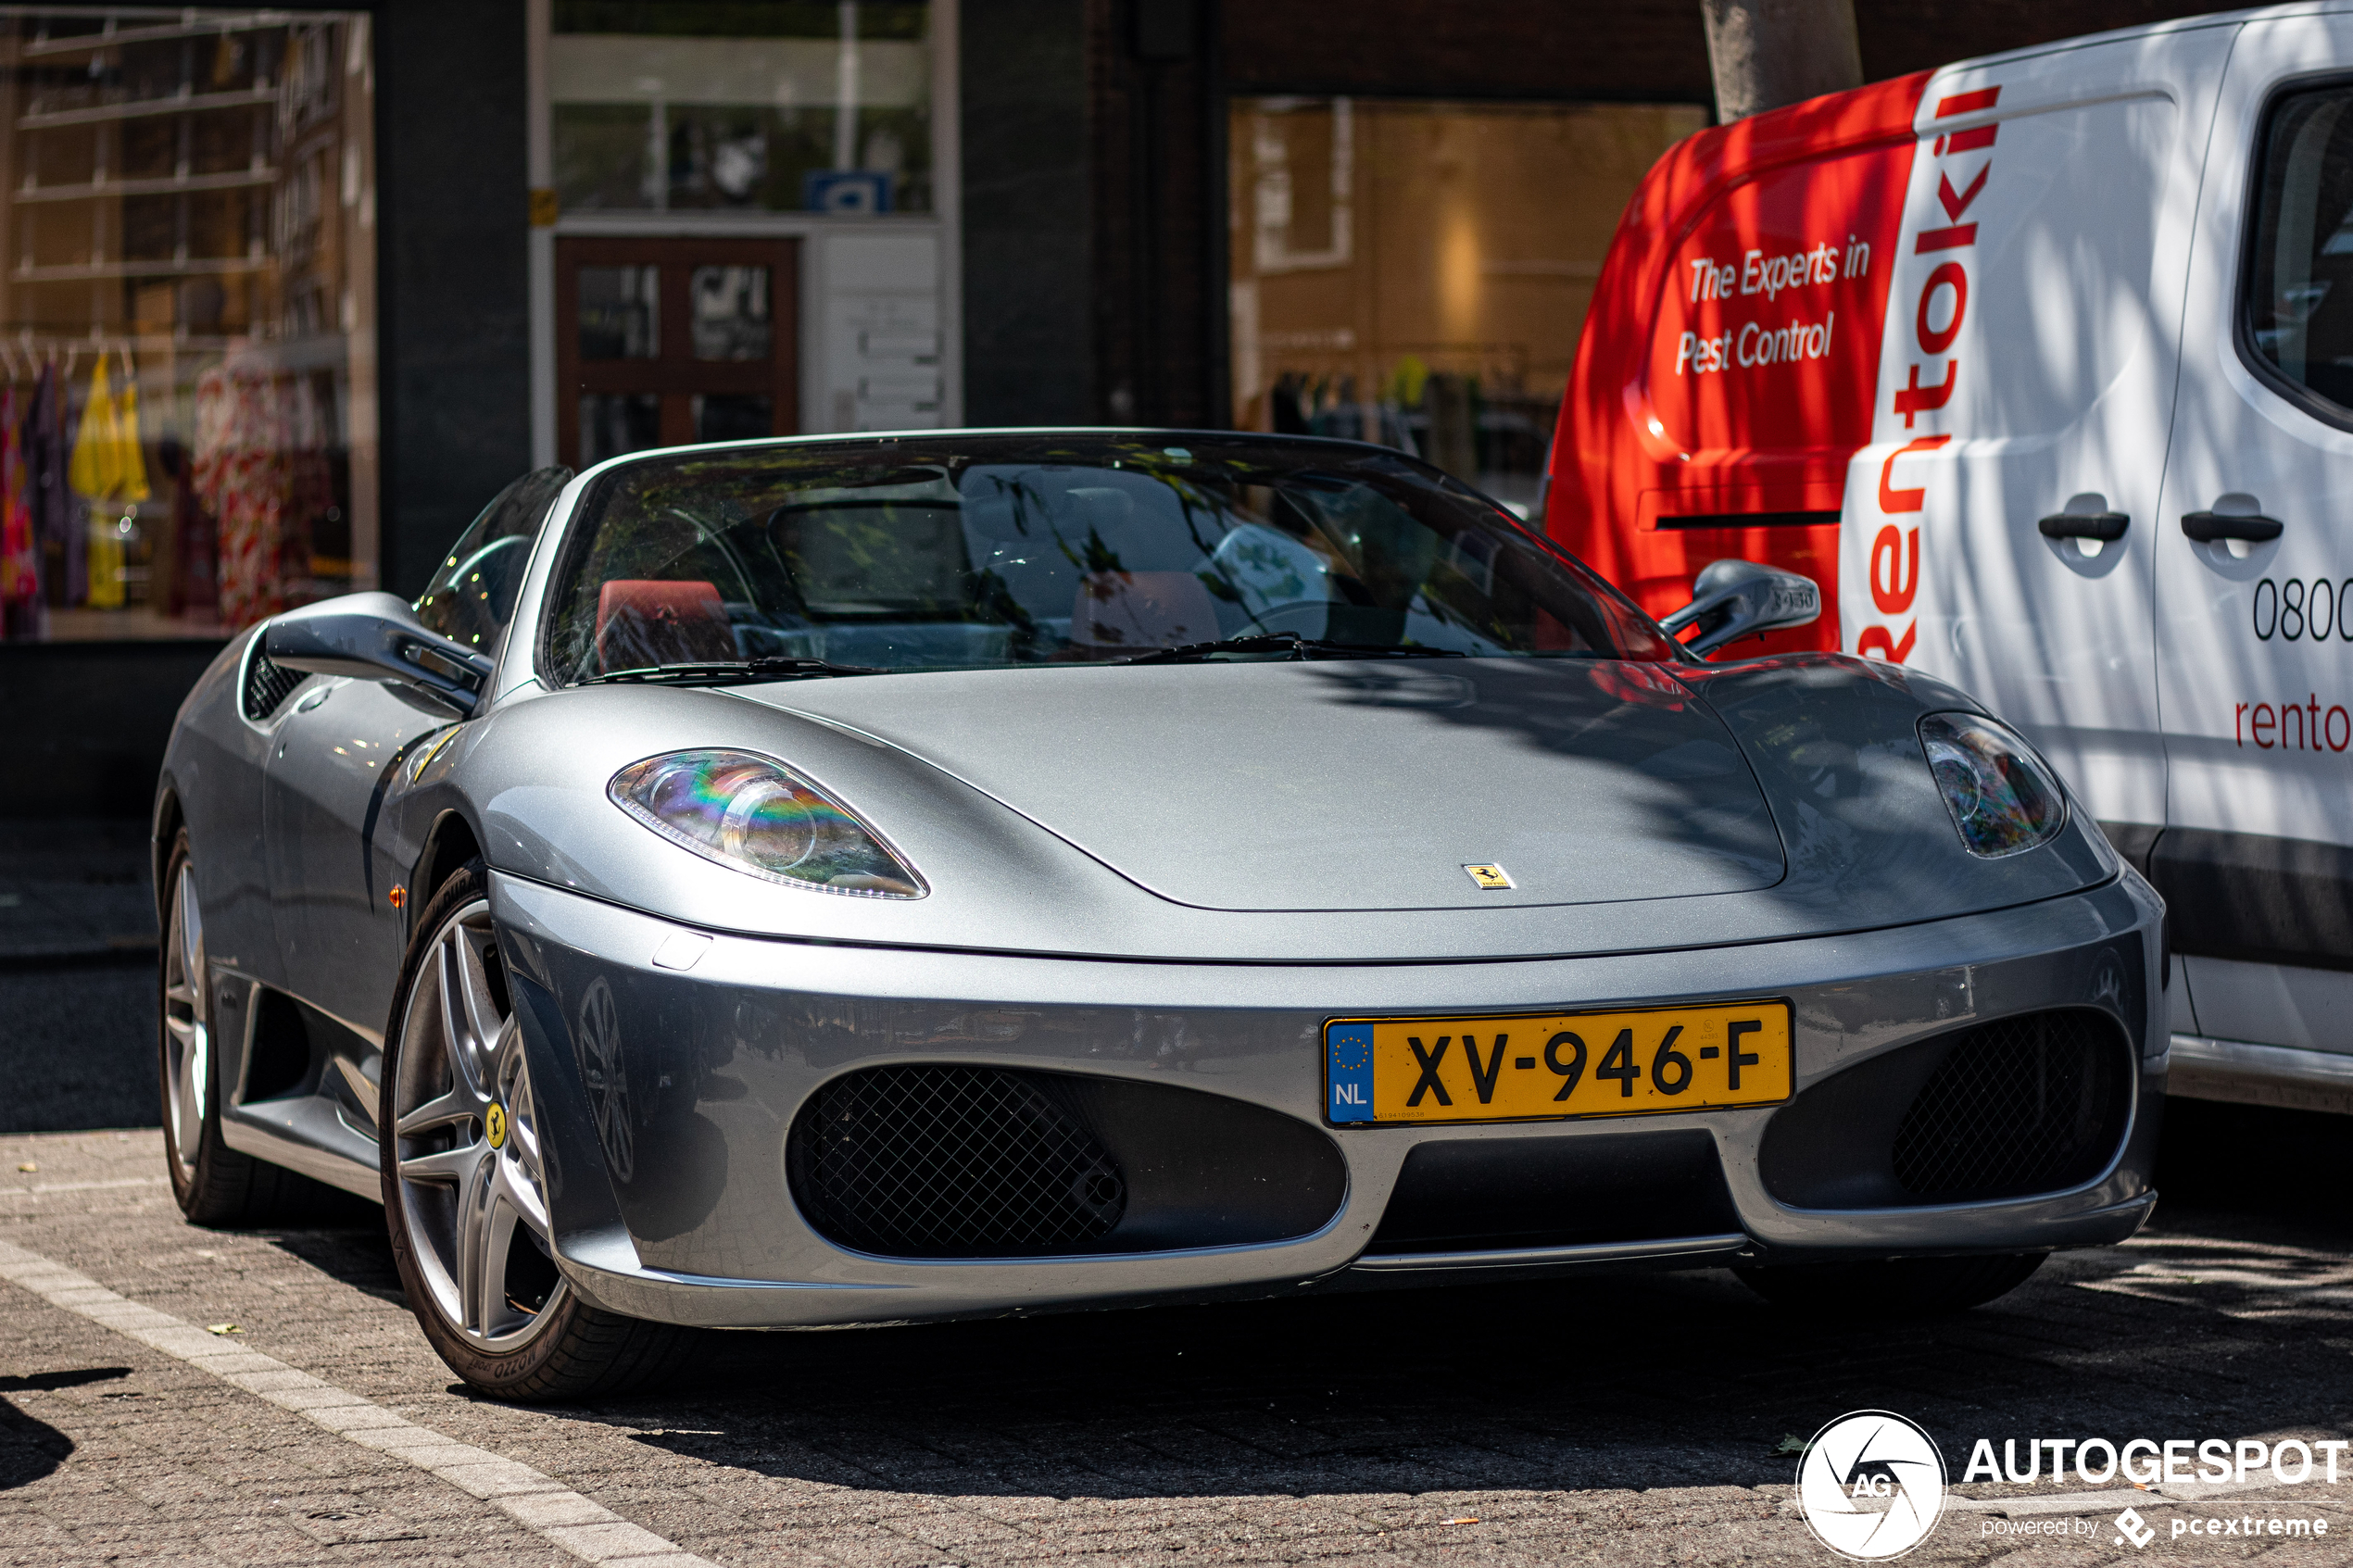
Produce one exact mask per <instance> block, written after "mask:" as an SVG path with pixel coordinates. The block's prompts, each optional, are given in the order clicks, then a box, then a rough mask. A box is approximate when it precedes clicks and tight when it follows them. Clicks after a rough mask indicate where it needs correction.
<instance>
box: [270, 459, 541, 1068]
mask: <svg viewBox="0 0 2353 1568" xmlns="http://www.w3.org/2000/svg"><path fill="white" fill-rule="evenodd" d="M571 477H572V470H570V469H568V468H551V469H541V470H535V472H532V473H529V474H525V475H524V476H523V477H522V478H521V479H518V480H516V481H515V482H514V483H511V484H510V485H508V486H507V488H506V489H504V490H502V491H500V492H499V494H498V495H497V497H495V498H494V499H493V500H492V501H491V503H490V504H489V505H488V506H487V507H485V508H483V511H482V513H481V515H480V516H478V517H476V518H475V519H474V521H473V522H472V524H471V525H470V526H469V527H468V528H467V530H466V531H465V533H463V534H462V535H460V536H459V540H458V543H457V544H456V545H455V546H452V547H451V549H450V553H449V555H448V556H447V558H445V559H444V560H443V562H442V563H441V566H440V567H439V568H438V569H437V570H436V571H435V573H434V579H433V581H432V583H429V584H428V585H427V588H426V591H425V594H424V596H422V598H420V599H419V600H418V603H417V615H418V619H419V620H421V621H423V622H424V623H425V625H426V626H427V627H428V628H429V629H430V630H432V631H434V632H438V633H441V634H442V635H443V636H446V637H448V638H450V639H451V640H453V641H455V642H459V643H462V644H464V645H465V646H468V647H474V648H480V649H482V650H483V651H484V652H485V653H489V654H491V655H493V656H494V657H495V656H496V655H497V651H498V648H499V646H500V645H501V643H502V642H503V641H504V639H505V636H506V628H507V623H508V621H509V620H510V617H511V616H512V614H513V611H514V602H515V596H516V595H517V593H518V592H519V591H520V590H521V588H522V576H523V571H524V569H525V567H526V566H527V564H528V558H529V555H530V550H531V545H532V543H533V541H534V540H535V538H536V537H537V533H538V529H539V524H540V521H541V520H542V519H543V518H545V517H546V515H547V508H548V507H549V506H550V505H552V504H553V503H554V501H555V498H556V496H557V495H558V494H559V493H560V491H561V490H562V488H563V485H564V483H565V482H566V481H568V480H569V479H571ZM458 722H459V716H458V715H457V714H455V713H453V712H451V711H450V710H449V709H447V708H446V707H444V706H442V705H441V704H440V703H438V702H436V701H435V700H434V699H433V698H432V697H430V696H425V695H424V694H422V693H421V692H418V691H416V690H414V689H412V688H409V687H408V686H404V685H402V684H398V683H396V682H388V681H359V680H346V679H335V680H325V681H318V682H314V683H313V684H312V685H311V686H310V688H309V689H308V691H306V692H305V693H304V694H303V695H302V696H299V697H297V698H296V701H295V703H294V708H293V711H292V712H291V713H289V714H288V715H287V716H286V717H285V719H284V720H283V721H282V722H281V724H280V725H279V728H278V731H277V734H276V737H275V742H274V744H273V745H272V746H271V752H270V757H269V759H268V761H267V763H266V764H265V766H264V769H263V775H262V817H263V833H264V836H265V837H266V838H267V840H268V859H269V865H270V874H271V883H272V884H273V887H274V890H275V894H276V905H275V909H276V923H277V933H278V947H279V950H280V953H281V955H282V958H283V973H284V975H285V977H286V980H285V984H286V986H287V989H289V990H290V991H292V992H293V993H294V994H295V995H296V997H300V998H301V999H302V1000H303V1001H305V1002H308V1003H309V1004H310V1005H311V1006H312V1007H315V1008H317V1009H318V1010H320V1011H321V1012H323V1013H325V1014H327V1015H328V1016H329V1017H331V1018H333V1019H334V1020H335V1021H337V1022H340V1023H342V1024H344V1025H345V1026H346V1027H347V1028H349V1029H350V1030H352V1031H353V1032H354V1033H356V1034H358V1035H361V1036H362V1037H364V1038H366V1039H368V1040H371V1041H381V1039H382V1037H383V1034H384V1023H385V1018H386V1014H387V1012H388V1010H390V1008H391V1006H392V992H393V987H394V985H395V982H396V979H397V978H398V971H399V966H400V955H401V948H402V946H403V944H404V943H405V942H406V940H407V937H408V922H407V921H406V919H405V918H404V916H403V914H402V907H403V904H405V901H406V894H407V892H408V889H406V888H405V887H401V884H402V883H403V882H404V881H405V879H406V877H407V874H408V871H409V868H408V867H407V866H405V865H402V864H400V863H398V861H397V859H396V858H395V857H393V856H391V855H389V854H388V853H387V852H386V851H387V850H388V848H389V846H388V845H380V844H379V843H378V842H377V831H376V830H377V827H378V825H379V822H380V819H381V817H382V815H383V811H384V799H385V796H386V793H387V792H388V791H389V790H390V789H391V788H392V787H393V785H394V780H393V771H394V769H395V768H396V765H397V764H398V763H399V762H400V761H401V760H402V759H404V758H407V757H409V756H412V755H413V754H414V752H415V748H416V746H417V745H418V743H420V742H421V741H423V740H424V739H425V738H426V737H428V736H430V735H432V734H435V733H436V732H439V731H442V730H445V729H447V728H448V727H450V726H452V725H454V724H456V723H458ZM396 887H401V892H402V903H398V904H396V903H395V902H394V897H393V895H394V889H395V888H396ZM418 896H419V897H430V896H431V890H430V889H420V890H418ZM363 1098H364V1097H363Z"/></svg>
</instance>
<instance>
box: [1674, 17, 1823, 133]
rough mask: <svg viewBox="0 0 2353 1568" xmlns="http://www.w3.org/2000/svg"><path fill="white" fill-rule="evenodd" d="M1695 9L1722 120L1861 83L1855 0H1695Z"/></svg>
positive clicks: (1761, 111) (1800, 100) (1727, 120)
mask: <svg viewBox="0 0 2353 1568" xmlns="http://www.w3.org/2000/svg"><path fill="white" fill-rule="evenodd" d="M1700 10H1701V12H1702V14H1703V15H1705V17H1706V19H1707V59H1708V64H1709V65H1710V66H1711V67H1712V68H1713V69H1714V70H1715V74H1716V118H1717V119H1718V120H1720V121H1722V122H1724V123H1726V124H1730V122H1731V121H1733V120H1735V119H1744V118H1745V117H1747V116H1749V115H1753V114H1761V113H1763V112H1764V111H1765V110H1767V109H1777V108H1780V107H1782V106H1783V105H1785V104H1794V103H1799V102H1802V101H1803V100H1805V99H1807V98H1816V97H1819V96H1820V95H1821V94H1825V93H1837V92H1841V91H1843V90H1844V89H1846V88H1849V87H1860V86H1861V85H1862V84H1863V55H1862V50H1861V49H1860V48H1859V47H1858V46H1857V44H1856V41H1855V0H1700Z"/></svg>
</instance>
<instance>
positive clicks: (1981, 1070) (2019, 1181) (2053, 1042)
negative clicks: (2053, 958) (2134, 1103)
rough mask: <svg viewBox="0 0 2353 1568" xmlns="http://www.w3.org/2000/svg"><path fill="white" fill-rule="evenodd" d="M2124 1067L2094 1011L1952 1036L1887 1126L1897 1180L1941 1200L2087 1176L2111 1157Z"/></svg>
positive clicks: (2124, 1093) (2017, 1192) (2125, 1099)
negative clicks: (1891, 1127) (1900, 1115)
mask: <svg viewBox="0 0 2353 1568" xmlns="http://www.w3.org/2000/svg"><path fill="white" fill-rule="evenodd" d="M2130 1073H2131V1062H2130V1060H2129V1057H2128V1054H2127V1053H2126V1051H2125V1050H2124V1048H2123V1045H2122V1043H2121V1041H2120V1039H2119V1038H2118V1036H2117V1032H2116V1029H2115V1027H2114V1026H2113V1025H2112V1024H2109V1023H2108V1022H2107V1021H2106V1020H2105V1019H2103V1018H2102V1017H2100V1016H2099V1015H2098V1014H2095V1013H2089V1012H2083V1011H2056V1012H2042V1013H2030V1014H2027V1015H2025V1016H2024V1017H2020V1018H2007V1019H2003V1020H2000V1021H1999V1022H1994V1023H1986V1024H1981V1025H1980V1026H1978V1027H1977V1028H1975V1029H1972V1030H1969V1032H1968V1033H1967V1034H1966V1035H1962V1036H1961V1038H1959V1039H1958V1040H1957V1041H1955V1042H1954V1044H1953V1046H1952V1047H1951V1050H1950V1052H1949V1053H1948V1054H1947V1055H1946V1056H1945V1058H1944V1061H1943V1063H1942V1064H1940V1065H1939V1066H1938V1067H1937V1069H1936V1071H1935V1072H1934V1073H1931V1075H1930V1076H1929V1080H1928V1082H1927V1083H1926V1084H1924V1085H1921V1086H1920V1092H1919V1095H1918V1096H1917V1097H1916V1098H1914V1099H1913V1101H1912V1106H1911V1109H1910V1110H1908V1111H1906V1113H1905V1116H1904V1120H1903V1122H1902V1123H1901V1124H1899V1125H1898V1126H1897V1128H1896V1130H1895V1145H1894V1165H1895V1179H1896V1182H1897V1183H1898V1184H1899V1185H1901V1186H1902V1187H1903V1188H1904V1190H1905V1191H1906V1192H1908V1193H1910V1194H1912V1195H1913V1196H1914V1197H1916V1198H1929V1199H1935V1200H1940V1201H1957V1200H1961V1199H1966V1198H2022V1197H2024V1196H2026V1195H2027V1194H2030V1193H2037V1192H2051V1191H2055V1190H2057V1189H2059V1188H2062V1187H2069V1186H2073V1185H2077V1184H2078V1183H2081V1182H2085V1181H2089V1180H2090V1179H2091V1178H2092V1177H2094V1176H2095V1175H2097V1174H2099V1173H2100V1171H2101V1170H2102V1169H2103V1168H2105V1167H2106V1166H2107V1164H2108V1160H2109V1158H2110V1157H2111V1156H2112V1155H2113V1154H2114V1153H2115V1152H2116V1147H2117V1144H2118V1142H2119V1141H2120V1139H2121V1138H2122V1136H2123V1134H2124V1121H2125V1114H2126V1110H2127V1108H2128V1107H2129V1104H2130V1099H2131V1084H2130Z"/></svg>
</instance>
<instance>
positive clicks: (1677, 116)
mask: <svg viewBox="0 0 2353 1568" xmlns="http://www.w3.org/2000/svg"><path fill="white" fill-rule="evenodd" d="M1229 113H1230V118H1229V122H1228V146H1229V148H1230V157H1231V166H1230V169H1229V171H1228V173H1229V179H1230V181H1231V185H1230V189H1231V192H1232V200H1231V201H1230V202H1229V204H1228V211H1229V214H1230V218H1229V231H1230V232H1229V240H1230V250H1229V257H1230V263H1229V264H1230V266H1231V279H1232V292H1231V296H1230V297H1231V318H1230V322H1231V331H1232V364H1233V378H1234V384H1233V398H1234V415H1235V420H1236V422H1237V423H1238V424H1239V425H1241V426H1242V427H1243V428H1246V429H1254V430H1267V431H1283V432H1292V433H1302V434H1307V433H1313V434H1318V435H1342V436H1349V437H1352V438H1357V439H1362V440H1367V441H1376V442H1379V443H1381V444H1383V445H1391V446H1397V447H1401V448H1403V449H1404V450H1407V451H1410V452H1414V453H1416V454H1417V455H1418V456H1420V457H1422V458H1426V459H1428V461H1430V462H1433V463H1435V464H1437V465H1438V466H1439V467H1440V468H1441V469H1444V470H1446V471H1447V472H1449V473H1452V474H1453V475H1454V476H1455V477H1457V478H1459V479H1461V480H1463V481H1464V482H1465V483H1469V484H1473V485H1476V486H1477V487H1478V488H1479V489H1481V490H1484V491H1485V492H1487V493H1488V494H1489V495H1492V496H1494V497H1495V498H1496V499H1497V500H1499V501H1502V502H1504V504H1505V505H1506V506H1508V507H1510V508H1513V509H1514V510H1515V511H1517V512H1519V513H1521V515H1523V516H1526V515H1529V513H1530V512H1531V511H1532V510H1533V509H1534V508H1535V507H1536V505H1537V503H1538V499H1539V495H1540V491H1541V483H1542V479H1543V473H1544V458H1545V454H1546V451H1547V448H1548V446H1549V444H1550V442H1551V439H1552V433H1553V427H1554V424H1555V423H1556V422H1557V421H1558V419H1559V414H1560V401H1561V395H1562V392H1563V390H1564V388H1565V387H1566V386H1567V381H1568V372H1569V369H1570V366H1571V364H1572V363H1573V362H1574V360H1575V358H1576V356H1577V339H1578V333H1579V331H1580V330H1581V329H1582V327H1583V325H1584V320H1585V309H1586V306H1587V305H1588V303H1589V302H1590V301H1591V300H1592V292H1593V284H1594V282H1595V281H1596V280H1597V279H1598V278H1599V277H1600V275H1601V267H1602V258H1603V257H1604V255H1605V254H1606V253H1607V251H1608V249H1609V242H1610V236H1611V234H1612V233H1613V232H1615V230H1616V228H1617V219H1618V215H1619V214H1620V213H1621V212H1623V211H1624V210H1625V207H1626V203H1627V200H1628V199H1629V197H1630V196H1631V195H1632V194H1633V192H1634V187H1635V185H1636V184H1637V183H1638V182H1640V181H1641V179H1642V175H1643V174H1644V173H1645V172H1646V171H1647V170H1648V169H1650V167H1651V165H1652V164H1653V163H1654V162H1655V161H1656V160H1657V159H1658V157H1659V155H1660V154H1662V153H1664V152H1665V151H1666V150H1667V148H1668V147H1669V146H1671V145H1673V144H1675V143H1676V142H1678V141H1680V140H1681V139H1682V138H1683V137H1685V136H1688V135H1690V134H1691V133H1692V132H1695V131H1698V130H1700V129H1702V128H1703V127H1705V125H1706V124H1707V122H1708V117H1707V111H1706V110H1705V108H1703V107H1699V106H1696V105H1680V104H1677V105H1642V104H1468V103H1429V102H1403V101H1393V100H1375V99H1365V98H1354V99H1351V98H1307V97H1279V98H1277V97H1259V98H1237V99H1234V100H1232V102H1231V105H1230V111H1229Z"/></svg>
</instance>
